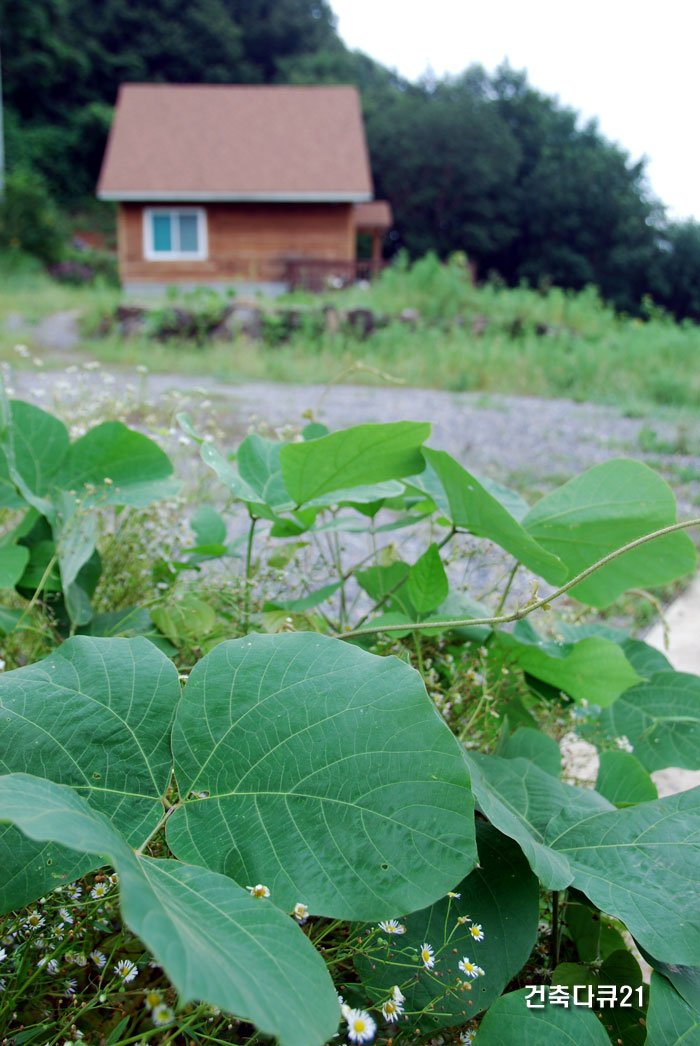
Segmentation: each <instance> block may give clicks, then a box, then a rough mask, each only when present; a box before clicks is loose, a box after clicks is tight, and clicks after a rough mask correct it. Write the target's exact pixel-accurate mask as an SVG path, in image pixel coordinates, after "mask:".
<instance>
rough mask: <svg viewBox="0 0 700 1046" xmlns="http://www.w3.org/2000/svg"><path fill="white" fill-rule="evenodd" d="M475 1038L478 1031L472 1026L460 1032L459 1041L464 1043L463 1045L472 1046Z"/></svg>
mask: <svg viewBox="0 0 700 1046" xmlns="http://www.w3.org/2000/svg"><path fill="white" fill-rule="evenodd" d="M475 1040H476V1032H475V1031H473V1030H472V1029H471V1028H468V1029H467V1030H466V1031H463V1032H460V1035H459V1041H460V1042H461V1043H462V1044H463V1046H472V1043H473V1042H475Z"/></svg>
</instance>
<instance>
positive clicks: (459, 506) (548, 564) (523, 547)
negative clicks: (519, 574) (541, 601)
mask: <svg viewBox="0 0 700 1046" xmlns="http://www.w3.org/2000/svg"><path fill="white" fill-rule="evenodd" d="M423 454H424V456H425V460H426V461H427V462H428V466H429V467H430V468H432V470H433V473H434V475H435V476H437V479H438V481H439V483H440V487H441V488H442V490H441V491H440V489H439V488H437V486H436V484H435V481H434V478H433V480H432V481H431V478H430V475H428V476H427V477H426V481H427V482H426V485H425V487H424V489H425V490H426V493H428V494H430V496H431V497H432V498H433V500H434V501H435V502H436V504H437V506H438V508H439V509H440V510H441V511H443V512H444V513H445V515H447V516H448V517H449V518H450V519H451V520H452V522H453V523H454V525H455V526H457V527H465V528H466V529H467V530H469V531H470V533H472V534H475V535H476V537H480V538H487V539H488V540H489V541H495V542H496V544H497V545H500V546H501V548H504V549H505V550H506V552H510V554H511V555H512V556H515V558H516V559H518V560H520V562H521V563H523V564H524V565H525V566H526V567H529V568H530V570H532V571H534V573H536V574H541V575H542V576H543V577H547V579H548V580H549V579H550V578H557V577H558V578H559V580H560V581H564V580H565V579H566V568H565V566H564V564H563V563H561V562H560V561H559V559H558V558H557V556H556V555H555V554H553V553H551V552H549V551H547V550H546V549H544V548H542V547H541V546H540V545H539V544H538V543H537V541H535V540H534V539H533V538H532V537H531V536H530V534H528V532H527V531H526V530H524V529H523V527H522V526H521V525H520V523H519V522H518V521H517V520H516V519H514V518H513V516H511V514H510V513H509V512H508V511H507V510H506V509H505V508H504V507H503V505H502V504H501V503H500V501H497V500H496V498H495V497H493V495H492V494H490V493H489V492H488V490H486V488H485V487H483V486H482V485H481V483H479V481H478V480H477V479H476V477H475V476H473V475H472V474H471V473H470V472H467V470H466V469H464V468H462V466H461V465H460V464H459V462H457V461H455V459H454V458H453V457H450V455H449V454H448V453H446V451H444V450H430V449H429V448H427V447H426V448H424V450H423ZM426 471H427V470H426ZM412 482H413V483H414V485H416V486H419V485H420V477H417V478H416V479H415V480H412Z"/></svg>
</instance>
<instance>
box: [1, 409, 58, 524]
mask: <svg viewBox="0 0 700 1046" xmlns="http://www.w3.org/2000/svg"><path fill="white" fill-rule="evenodd" d="M8 422H9V427H8V431H7V432H6V434H5V436H4V439H3V447H2V449H0V507H2V508H23V507H24V505H25V504H26V501H25V498H24V497H22V496H21V494H20V493H18V491H17V488H16V484H15V482H14V481H13V479H12V477H11V475H10V466H9V465H8V458H7V451H9V452H10V454H11V455H12V456H13V457H14V462H13V464H14V467H15V468H16V469H17V472H18V473H19V475H20V477H21V479H22V480H23V482H24V483H25V484H26V486H27V488H28V489H29V491H31V492H33V493H34V494H38V495H44V494H46V493H47V491H48V489H49V486H50V484H51V482H52V480H53V478H54V476H55V474H56V471H57V470H58V469H59V468H60V466H61V462H62V461H63V458H64V457H65V454H66V451H67V450H68V444H69V442H70V437H69V435H68V429H67V428H66V426H65V425H64V424H63V422H62V421H59V420H58V418H54V416H53V415H52V414H47V412H46V411H45V410H41V409H40V408H39V407H35V406H34V405H33V404H31V403H24V402H22V400H11V401H10V402H9V418H8ZM8 440H9V441H10V442H11V446H8V445H7V441H8ZM11 464H12V463H11Z"/></svg>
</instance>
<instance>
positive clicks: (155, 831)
mask: <svg viewBox="0 0 700 1046" xmlns="http://www.w3.org/2000/svg"><path fill="white" fill-rule="evenodd" d="M181 805H182V803H181V802H180V801H178V802H177V803H174V804H173V805H172V806H171V807H169V808H168V809H167V810H166V811H165V813H164V814H163V816H162V817H161V819H160V821H159V822H158V824H157V825H156V826H155V828H154V829H153V831H152V832H151V834H150V835H149V836H147V838H146V839H144V841H143V842H142V843H141V845H140V846H139V848H138V850H135V851H134V853H135V854H136V855H137V857H138V855H139V854H142V853H143V851H144V850H145V849H146V847H147V846H148V844H149V843H150V841H151V839H153V837H154V836H156V835H157V834H158V832H159V831H160V830H161V828H162V827H163V825H164V824H165V822H166V821H167V820H168V818H169V817H170V815H171V814H172V813H173V812H174V811H175V810H177V808H178V807H179V806H181Z"/></svg>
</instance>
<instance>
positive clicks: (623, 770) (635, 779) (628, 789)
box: [595, 751, 659, 806]
mask: <svg viewBox="0 0 700 1046" xmlns="http://www.w3.org/2000/svg"><path fill="white" fill-rule="evenodd" d="M595 787H596V791H597V792H600V794H601V795H604V796H605V798H606V799H609V800H610V802H611V803H615V805H616V806H630V805H632V804H633V803H646V802H648V801H650V800H654V799H658V798H659V794H658V792H657V791H656V785H655V784H654V782H653V781H652V779H651V777H650V776H649V774H648V773H647V771H646V770H645V769H644V767H643V766H642V764H641V763H640V762H639V760H638V759H635V757H634V756H633V755H630V753H629V752H617V751H615V752H602V753H601V756H600V766H599V768H598V777H597V780H596V783H595Z"/></svg>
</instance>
